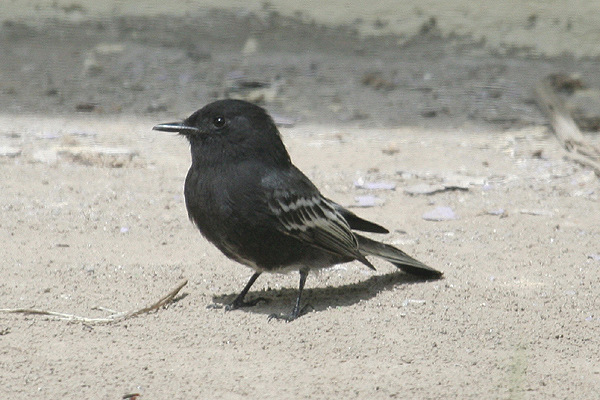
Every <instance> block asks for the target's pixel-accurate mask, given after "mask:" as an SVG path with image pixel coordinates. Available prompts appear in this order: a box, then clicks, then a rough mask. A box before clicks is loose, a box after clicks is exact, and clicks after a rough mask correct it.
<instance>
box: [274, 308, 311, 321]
mask: <svg viewBox="0 0 600 400" xmlns="http://www.w3.org/2000/svg"><path fill="white" fill-rule="evenodd" d="M308 309H311V310H314V309H315V308H314V307H313V306H311V305H310V304H305V305H304V307H302V308H301V309H299V310H298V309H297V308H294V310H293V311H292V312H291V313H290V314H271V315H269V321H271V320H273V319H277V320H279V321H285V322H292V321H293V320H295V319H298V318H300V317H301V316H303V315H304V314H306V312H307V311H308Z"/></svg>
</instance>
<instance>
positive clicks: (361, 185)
mask: <svg viewBox="0 0 600 400" xmlns="http://www.w3.org/2000/svg"><path fill="white" fill-rule="evenodd" d="M354 187H355V188H357V189H367V190H396V184H395V183H394V182H365V181H363V180H362V179H359V180H357V181H355V182H354Z"/></svg>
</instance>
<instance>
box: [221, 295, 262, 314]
mask: <svg viewBox="0 0 600 400" xmlns="http://www.w3.org/2000/svg"><path fill="white" fill-rule="evenodd" d="M261 301H262V302H264V303H268V302H270V301H271V300H270V299H267V298H266V297H257V298H255V299H252V300H248V301H244V300H238V299H235V300H234V301H233V303H231V304H228V305H226V306H225V311H232V310H237V309H238V308H245V307H254V306H255V305H257V304H258V303H260V302H261Z"/></svg>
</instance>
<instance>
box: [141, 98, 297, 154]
mask: <svg viewBox="0 0 600 400" xmlns="http://www.w3.org/2000/svg"><path fill="white" fill-rule="evenodd" d="M152 129H154V130H158V131H167V132H179V133H180V134H181V135H184V136H185V137H187V138H188V140H189V141H190V144H191V148H192V149H191V150H192V161H193V162H194V163H204V164H206V163H231V162H242V161H246V160H248V159H254V160H257V161H263V162H274V163H286V164H287V163H289V162H290V159H289V155H288V153H287V151H286V149H285V146H284V145H283V142H282V141H281V136H280V135H279V131H278V130H277V127H276V126H275V123H274V122H273V119H272V118H271V117H270V116H269V114H267V112H266V111H265V110H264V109H263V108H261V107H259V106H257V105H255V104H252V103H249V102H247V101H243V100H218V101H215V102H213V103H210V104H208V105H206V106H204V107H203V108H201V109H200V110H198V111H196V112H195V113H193V114H192V115H190V116H189V117H188V118H186V119H185V120H184V121H182V122H171V123H166V124H159V125H156V126H155V127H154V128H152Z"/></svg>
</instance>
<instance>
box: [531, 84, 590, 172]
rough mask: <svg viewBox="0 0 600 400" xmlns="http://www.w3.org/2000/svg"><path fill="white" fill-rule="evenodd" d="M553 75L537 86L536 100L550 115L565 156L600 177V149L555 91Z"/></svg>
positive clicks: (549, 117)
mask: <svg viewBox="0 0 600 400" xmlns="http://www.w3.org/2000/svg"><path fill="white" fill-rule="evenodd" d="M552 82H553V77H552V75H549V76H547V77H545V78H544V79H542V80H541V81H539V82H538V84H537V85H536V87H535V94H536V101H537V103H538V105H539V107H540V108H541V110H542V111H543V112H544V113H545V114H546V115H547V116H548V119H550V123H551V125H552V128H553V129H554V134H555V135H556V138H557V139H558V140H559V142H560V143H561V145H562V147H563V149H564V150H565V156H566V157H567V158H569V159H571V160H573V161H575V162H577V163H579V164H581V165H584V166H586V167H590V168H592V169H593V170H594V172H595V173H596V175H597V176H598V177H600V149H598V148H597V147H595V146H594V145H592V144H591V143H589V142H588V141H587V140H586V139H585V137H584V136H583V134H582V133H581V130H580V129H579V127H578V126H577V124H576V123H575V120H574V119H573V118H572V117H571V114H570V113H569V112H568V111H567V109H566V108H565V106H564V104H563V101H562V100H561V98H560V97H558V96H557V95H556V93H555V92H554V87H553V85H552Z"/></svg>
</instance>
